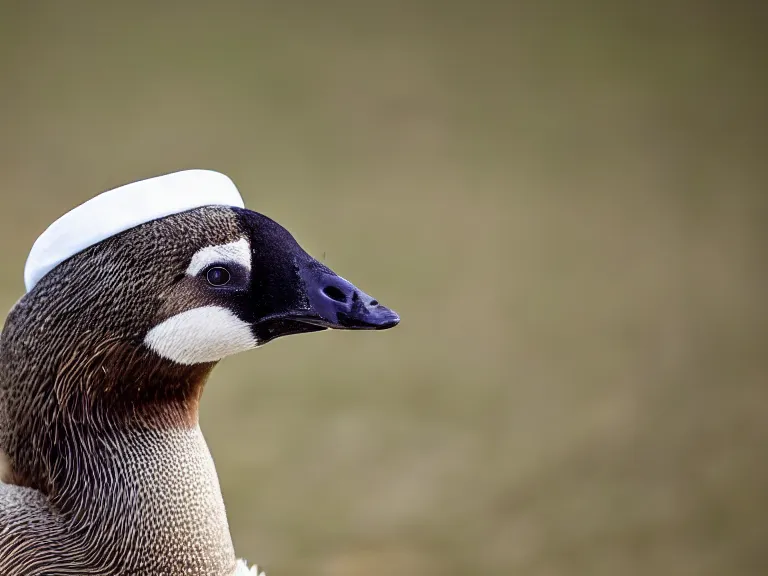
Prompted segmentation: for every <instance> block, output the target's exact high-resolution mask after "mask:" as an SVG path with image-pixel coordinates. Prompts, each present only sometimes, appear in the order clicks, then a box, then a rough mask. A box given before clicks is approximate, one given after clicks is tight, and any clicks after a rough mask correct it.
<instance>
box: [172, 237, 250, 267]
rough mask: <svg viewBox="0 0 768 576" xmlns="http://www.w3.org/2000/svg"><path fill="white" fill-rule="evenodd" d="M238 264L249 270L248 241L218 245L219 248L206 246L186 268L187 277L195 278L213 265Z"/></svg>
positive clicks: (193, 257)
mask: <svg viewBox="0 0 768 576" xmlns="http://www.w3.org/2000/svg"><path fill="white" fill-rule="evenodd" d="M224 263H231V264H239V265H240V266H242V267H244V268H245V269H246V270H250V269H251V245H250V244H249V243H248V240H246V239H245V238H242V239H240V240H238V241H237V242H231V243H229V244H220V245H219V246H206V247H205V248H201V249H200V250H198V251H197V252H196V253H195V255H194V256H192V260H191V261H190V263H189V267H188V268H187V275H189V276H197V275H198V274H200V272H202V271H203V270H205V269H206V268H208V267H209V266H213V265H214V264H224Z"/></svg>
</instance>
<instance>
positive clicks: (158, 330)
mask: <svg viewBox="0 0 768 576" xmlns="http://www.w3.org/2000/svg"><path fill="white" fill-rule="evenodd" d="M144 344H146V345H147V347H149V348H150V349H151V350H153V351H154V352H155V353H157V354H158V355H160V356H162V357H163V358H165V359H167V360H172V361H173V362H177V363H179V364H185V365H193V364H203V363H206V362H217V361H219V360H221V359H222V358H224V357H225V356H231V355H232V354H237V353H239V352H245V351H246V350H251V349H252V348H255V347H256V345H257V344H258V342H257V340H256V338H255V337H254V335H253V332H252V331H251V326H250V324H248V323H247V322H243V321H242V320H240V318H238V317H237V316H236V315H235V314H233V313H232V312H231V311H230V310H228V309H226V308H222V307H220V306H203V307H201V308H193V309H192V310H187V311H186V312H182V313H181V314H177V315H176V316H172V317H171V318H168V320H166V321H164V322H162V323H160V324H158V325H157V326H155V327H154V328H152V330H150V331H149V333H148V334H147V336H146V338H145V339H144Z"/></svg>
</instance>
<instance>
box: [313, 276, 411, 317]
mask: <svg viewBox="0 0 768 576" xmlns="http://www.w3.org/2000/svg"><path fill="white" fill-rule="evenodd" d="M301 277H302V280H303V281H304V287H305V289H306V295H307V300H308V301H309V306H310V308H311V310H312V312H313V313H314V314H312V315H308V316H307V317H306V318H305V320H304V321H306V322H308V323H310V324H316V325H318V326H323V327H325V328H337V329H346V330H387V329H388V328H393V327H395V326H397V325H398V324H399V323H400V317H399V316H398V315H397V314H396V313H395V312H394V311H393V310H390V309H389V308H387V307H386V306H382V305H381V304H379V302H378V300H375V299H374V298H372V297H370V296H368V294H366V293H365V292H363V291H362V290H360V289H359V288H357V286H355V285H354V284H352V283H351V282H348V281H347V280H345V279H344V278H342V277H341V276H338V275H336V274H334V273H333V272H331V271H330V270H328V269H327V268H325V267H322V268H321V267H318V266H309V267H306V268H304V269H302V270H301Z"/></svg>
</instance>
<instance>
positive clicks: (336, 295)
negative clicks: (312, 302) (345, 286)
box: [323, 286, 347, 304]
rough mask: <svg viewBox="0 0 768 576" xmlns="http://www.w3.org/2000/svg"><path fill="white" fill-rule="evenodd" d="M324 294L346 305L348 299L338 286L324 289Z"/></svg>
mask: <svg viewBox="0 0 768 576" xmlns="http://www.w3.org/2000/svg"><path fill="white" fill-rule="evenodd" d="M323 294H325V295H326V296H328V298H330V299H331V300H335V301H336V302H341V303H342V304H346V302H347V297H346V295H345V294H344V292H342V291H341V290H340V289H339V288H337V287H336V286H326V287H325V288H323Z"/></svg>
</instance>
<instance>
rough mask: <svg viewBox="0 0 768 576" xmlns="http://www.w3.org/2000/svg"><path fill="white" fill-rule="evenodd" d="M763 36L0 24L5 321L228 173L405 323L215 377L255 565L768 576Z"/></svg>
mask: <svg viewBox="0 0 768 576" xmlns="http://www.w3.org/2000/svg"><path fill="white" fill-rule="evenodd" d="M766 12H768V10H766V9H765V8H763V7H762V6H761V3H759V2H748V1H737V2H732V3H725V2H715V1H694V0H667V1H660V0H658V1H656V0H654V1H651V2H643V3H641V2H637V3H628V2H624V3H616V2H591V1H590V2H579V3H576V2H567V1H566V0H561V1H550V2H546V1H545V2H488V1H486V2H483V1H478V2H468V1H467V2H452V1H443V2H440V1H437V0H435V1H427V0H421V1H418V0H414V1H411V2H405V1H395V0H388V1H386V2H385V1H373V0H365V1H364V0H357V1H353V0H348V1H341V0H325V1H313V0H303V1H300V0H284V1H282V2H279V1H255V0H254V1H251V2H246V1H241V2H194V1H188V2H170V1H169V2H147V1H137V0H132V1H131V2H119V3H118V2H97V1H92V2H81V1H63V0H62V1H59V2H55V1H47V2H43V1H29V2H22V1H15V2H11V1H7V0H0V191H1V192H0V193H1V194H2V203H1V204H0V242H1V244H0V245H2V251H0V264H2V271H3V273H2V276H1V277H0V306H1V307H2V309H3V310H6V309H8V308H10V307H11V306H12V305H13V303H14V302H15V301H16V299H17V298H19V297H20V296H21V294H22V290H23V285H22V268H23V264H24V260H25V258H26V254H27V252H28V250H29V248H30V247H31V245H32V243H33V241H34V239H35V238H36V236H37V235H38V234H39V233H40V232H42V230H43V229H44V228H45V227H46V226H47V225H48V224H49V223H50V222H52V221H53V220H54V219H55V218H56V217H58V216H59V215H60V214H62V213H63V212H65V211H67V210H69V209H70V208H72V207H73V206H74V205H75V204H76V203H79V202H81V201H84V200H86V199H88V198H89V197H91V196H93V195H95V194H96V193H98V192H100V191H103V190H106V189H109V188H111V187H114V186H117V185H120V184H123V183H125V182H128V181H132V180H135V179H140V178H144V177H148V176H153V175H156V174H160V173H165V172H169V171H173V170H177V169H182V168H188V167H204V168H213V169H218V170H221V171H224V172H226V173H228V174H229V175H230V176H231V177H232V178H233V179H234V180H235V181H236V183H237V184H238V185H239V187H240V189H241V190H242V192H243V194H244V196H245V198H246V202H247V204H248V206H249V207H250V208H252V209H255V210H257V211H260V212H263V213H265V214H267V215H269V216H271V217H273V218H274V219H276V220H277V221H279V222H280V223H282V224H283V225H285V226H286V227H287V228H289V229H290V230H291V231H292V232H294V234H295V235H296V237H297V238H298V239H299V241H300V242H301V243H302V244H303V245H304V247H305V248H306V249H307V250H308V251H310V252H311V253H312V254H314V255H316V256H317V257H319V258H324V259H325V262H326V263H327V264H328V265H329V266H331V267H332V268H334V269H335V270H336V271H337V272H339V273H340V274H342V275H344V276H346V277H348V278H349V279H350V280H352V281H353V282H355V283H357V284H358V285H360V286H361V287H362V288H363V289H364V290H366V291H368V292H370V293H371V294H373V295H374V296H376V297H377V298H379V299H380V300H381V301H382V302H383V303H385V304H387V305H390V306H392V307H393V308H395V309H396V310H397V311H398V312H400V314H401V316H402V318H403V322H402V325H401V326H400V327H399V328H398V329H396V330H392V331H389V332H385V333H378V334H360V333H323V334H316V335H307V336H301V337H293V338H287V339H284V340H281V341H278V342H276V343H274V344H271V345H269V346H267V347H265V348H264V349H262V350H259V351H257V352H253V353H250V354H245V355H241V356H239V357H235V358H232V359H228V360H226V361H225V362H223V363H222V365H221V366H220V367H219V368H218V369H217V371H216V372H215V373H214V376H213V378H212V380H211V381H210V383H209V385H208V387H207V389H206V394H205V399H204V402H203V406H202V415H201V418H202V426H203V430H204V432H205V433H206V435H207V438H208V440H209V443H210V447H211V450H212V452H213V455H214V458H215V460H216V463H217V466H218V470H219V476H220V479H221V485H222V489H223V492H224V497H225V500H226V502H227V504H228V510H229V517H230V522H231V527H232V533H233V537H234V540H235V544H236V548H237V550H238V553H239V554H240V555H242V556H245V557H247V558H249V559H250V560H252V561H257V562H258V563H259V564H264V565H266V567H267V568H268V573H269V574H270V575H274V576H281V575H282V576H298V575H310V574H311V575H315V576H351V575H367V576H384V575H390V574H399V575H403V576H406V575H408V576H410V575H423V576H430V575H440V576H452V575H456V576H459V575H467V574H483V575H488V576H496V575H499V576H501V575H505V576H506V575H515V576H518V575H525V576H528V575H531V576H548V575H590V576H592V575H595V576H600V575H606V576H609V575H610V576H615V575H617V574H621V575H629V576H631V575H643V576H647V575H649V574H654V575H660V574H664V575H675V576H678V575H736V574H738V575H762V574H767V573H768V552H767V551H766V543H767V540H766V539H767V538H768V455H767V454H766V451H767V449H768V418H766V408H768V369H767V368H768V366H767V362H766V353H767V352H768V322H767V321H766V318H767V315H766V306H765V298H766V294H767V293H768V281H767V278H768V274H766V269H765V267H766V262H767V261H768V228H767V225H768V186H767V183H768V120H767V118H768V115H767V114H766V104H767V103H768V82H766V80H767V78H766V76H767V74H766V70H767V64H766V60H768V41H766V29H767V28H768V27H766V23H767V22H768V20H767V19H766V17H765V13H766Z"/></svg>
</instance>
